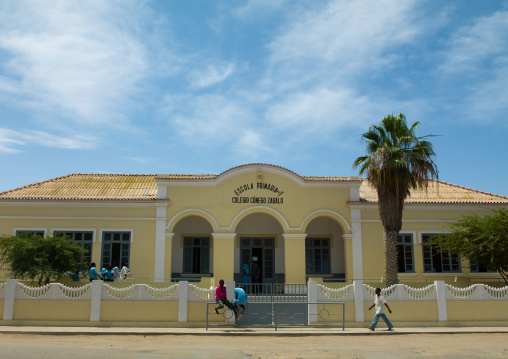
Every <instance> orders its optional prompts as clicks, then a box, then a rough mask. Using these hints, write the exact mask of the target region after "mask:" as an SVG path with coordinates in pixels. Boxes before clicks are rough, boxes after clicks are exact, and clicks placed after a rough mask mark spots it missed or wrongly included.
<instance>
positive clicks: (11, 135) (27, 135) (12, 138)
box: [0, 128, 97, 153]
mask: <svg viewBox="0 0 508 359" xmlns="http://www.w3.org/2000/svg"><path fill="white" fill-rule="evenodd" d="M34 144H35V145H39V146H43V147H51V148H62V149H72V150H76V149H93V148H95V147H96V145H97V140H96V139H95V138H94V137H91V136H87V135H68V134H61V135H55V134H51V133H48V132H45V131H36V130H35V131H23V132H21V131H15V130H10V129H5V128H0V152H6V153H14V152H21V151H22V150H20V149H18V148H19V147H21V146H25V147H26V146H30V145H34Z"/></svg>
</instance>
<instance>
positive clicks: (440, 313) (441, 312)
mask: <svg viewBox="0 0 508 359" xmlns="http://www.w3.org/2000/svg"><path fill="white" fill-rule="evenodd" d="M434 284H435V285H436V294H437V317H438V320H439V321H440V322H447V321H448V311H447V309H446V287H445V282H444V281H443V280H436V281H434Z"/></svg>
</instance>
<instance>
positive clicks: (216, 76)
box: [189, 63, 235, 88]
mask: <svg viewBox="0 0 508 359" xmlns="http://www.w3.org/2000/svg"><path fill="white" fill-rule="evenodd" d="M234 70H235V65H234V63H229V64H218V65H215V66H214V65H208V66H206V68H204V69H200V70H195V71H192V72H191V73H190V74H189V77H190V80H191V87H193V88H204V87H210V86H212V85H216V84H218V83H220V82H222V81H224V80H225V79H227V78H228V77H229V76H230V75H231V74H233V72H234Z"/></svg>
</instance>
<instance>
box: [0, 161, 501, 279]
mask: <svg viewBox="0 0 508 359" xmlns="http://www.w3.org/2000/svg"><path fill="white" fill-rule="evenodd" d="M498 207H508V197H504V196H500V195H496V194H492V193H486V192H482V191H478V190H474V189H469V188H465V187H462V186H460V185H456V184H450V183H446V182H443V181H434V182H433V183H432V185H431V186H430V187H429V189H428V191H426V192H425V191H413V192H412V193H411V195H410V196H409V197H408V198H407V200H406V203H405V208H404V216H403V226H402V230H401V232H400V235H399V244H398V250H399V272H400V274H399V278H400V281H401V282H402V283H405V282H408V283H411V282H414V283H416V282H419V281H420V282H429V283H431V282H433V281H435V280H444V281H453V282H454V283H456V284H459V285H461V286H467V285H470V284H473V283H478V282H482V283H499V284H501V283H500V276H499V275H498V274H497V273H496V272H491V271H489V270H488V268H480V267H478V266H477V265H475V263H469V262H468V261H467V260H466V259H464V258H460V256H458V255H455V254H453V253H447V252H443V253H441V252H439V251H437V246H438V243H435V242H432V241H431V239H432V236H433V235H435V234H438V233H443V232H447V231H449V223H451V222H453V221H455V220H456V219H457V218H459V217H461V216H464V215H471V214H479V215H482V214H486V213H488V211H489V210H490V209H492V208H498ZM23 232H31V233H39V234H41V235H44V236H53V235H55V234H65V235H68V236H71V237H72V238H74V240H76V241H78V242H79V243H80V244H81V245H82V246H83V247H84V248H87V249H89V250H90V253H91V255H90V258H85V261H86V263H84V266H88V264H89V263H88V262H95V263H97V266H98V267H101V268H102V267H104V266H106V265H109V264H113V263H117V264H118V265H127V266H128V267H129V268H130V270H131V274H132V278H134V279H136V280H137V281H138V282H168V281H171V280H175V279H180V280H182V279H186V278H188V279H190V278H192V279H193V280H195V279H198V280H200V279H202V280H203V282H207V283H210V282H213V281H215V283H216V282H218V280H219V279H224V280H225V281H233V280H234V281H236V282H241V266H242V263H243V262H244V260H246V259H247V260H252V259H253V258H254V259H256V260H257V262H258V263H259V266H260V268H261V282H262V283H265V284H268V283H295V284H298V283H302V284H303V283H307V281H308V280H309V279H312V280H315V281H317V282H318V283H321V282H346V283H347V282H352V281H353V280H364V281H372V282H376V281H378V282H379V283H381V284H382V277H383V275H384V244H383V227H382V224H381V221H380V218H379V214H378V208H377V194H376V191H375V189H373V188H372V187H370V186H369V185H368V183H367V182H366V181H365V179H362V178H359V177H341V176H330V177H323V176H302V175H299V174H297V173H294V172H292V171H291V170H288V169H285V168H282V167H279V166H274V165H268V164H248V165H242V166H238V167H235V168H231V169H229V170H226V171H224V172H223V173H221V174H218V175H216V174H209V175H200V174H195V175H186V174H157V175H155V174H152V175H136V174H70V175H67V176H63V177H59V178H54V179H50V180H47V181H43V182H39V183H35V184H31V185H28V186H25V187H21V188H17V189H13V190H10V191H6V192H3V193H0V234H3V235H15V234H19V233H23ZM429 239H430V241H429ZM0 276H3V277H6V276H7V274H6V273H3V275H2V273H0ZM381 286H382V285H381Z"/></svg>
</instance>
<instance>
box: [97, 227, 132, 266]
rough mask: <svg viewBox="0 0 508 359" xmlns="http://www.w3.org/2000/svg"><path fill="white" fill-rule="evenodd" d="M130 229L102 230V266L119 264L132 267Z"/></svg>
mask: <svg viewBox="0 0 508 359" xmlns="http://www.w3.org/2000/svg"><path fill="white" fill-rule="evenodd" d="M131 236H132V233H131V232H130V231H103V232H102V267H106V266H108V265H115V264H116V265H118V266H119V267H120V268H121V267H122V266H127V267H130V265H129V258H130V248H131Z"/></svg>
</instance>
